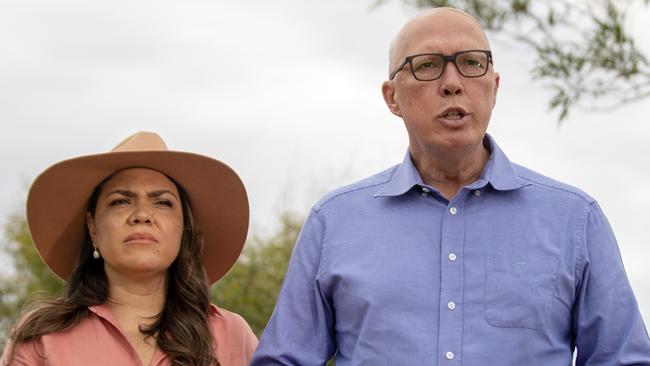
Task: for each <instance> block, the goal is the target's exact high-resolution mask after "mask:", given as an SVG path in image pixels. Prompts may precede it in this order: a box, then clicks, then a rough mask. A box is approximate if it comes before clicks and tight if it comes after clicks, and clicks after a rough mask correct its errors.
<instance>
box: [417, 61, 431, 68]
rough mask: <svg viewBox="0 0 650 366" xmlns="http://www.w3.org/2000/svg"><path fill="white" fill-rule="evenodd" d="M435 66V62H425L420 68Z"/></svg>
mask: <svg viewBox="0 0 650 366" xmlns="http://www.w3.org/2000/svg"><path fill="white" fill-rule="evenodd" d="M432 67H433V62H425V63H423V64H420V66H419V67H418V69H430V68H432Z"/></svg>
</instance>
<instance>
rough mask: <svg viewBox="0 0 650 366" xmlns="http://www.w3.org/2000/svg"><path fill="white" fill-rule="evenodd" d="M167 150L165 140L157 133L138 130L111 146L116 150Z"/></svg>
mask: <svg viewBox="0 0 650 366" xmlns="http://www.w3.org/2000/svg"><path fill="white" fill-rule="evenodd" d="M147 150H168V149H167V145H166V144H165V142H164V141H163V140H162V138H160V136H158V134H157V133H154V132H148V131H140V132H136V133H135V134H133V135H131V136H129V137H127V138H126V139H124V140H123V141H122V142H120V143H119V144H117V146H115V147H114V148H113V150H111V151H114V152H117V151H147Z"/></svg>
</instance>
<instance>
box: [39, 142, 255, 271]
mask: <svg viewBox="0 0 650 366" xmlns="http://www.w3.org/2000/svg"><path fill="white" fill-rule="evenodd" d="M136 167H140V168H149V169H153V170H157V171H159V172H161V173H163V174H165V175H167V176H168V177H170V178H171V179H173V180H174V181H176V182H177V183H178V184H180V186H181V187H182V188H183V189H184V190H185V191H186V193H187V195H188V197H189V201H190V206H191V208H192V213H193V216H194V220H195V223H196V225H197V226H198V229H199V231H200V233H201V236H202V238H203V253H202V260H203V265H204V266H205V270H206V272H207V274H208V279H209V281H210V283H214V282H216V281H217V280H218V279H219V278H221V277H222V276H223V275H224V274H225V273H226V272H228V270H229V269H230V268H231V267H232V265H233V264H234V263H235V261H237V258H238V257H239V255H240V253H241V251H242V248H243V246H244V242H245V241H246V234H247V231H248V198H247V196H246V190H245V188H244V185H243V184H242V181H241V179H239V177H238V176H237V174H236V173H235V172H234V171H233V170H232V169H231V168H230V167H229V166H228V165H226V164H224V163H222V162H221V161H219V160H216V159H213V158H210V157H208V156H204V155H199V154H194V153H189V152H183V151H173V150H169V149H167V146H166V145H165V142H164V141H163V140H162V139H161V138H160V136H158V135H157V134H155V133H153V132H138V133H136V134H134V135H132V136H130V137H128V138H127V139H125V140H124V141H122V142H121V143H119V144H118V145H117V146H116V147H115V148H113V150H111V151H110V152H107V153H101V154H94V155H86V156H81V157H77V158H73V159H68V160H64V161H61V162H59V163H56V164H54V165H52V166H50V167H49V168H47V169H46V170H45V171H44V172H43V173H41V174H40V175H39V176H38V177H37V178H36V180H35V181H34V183H33V184H32V186H31V188H30V189H29V194H28V196H27V224H28V227H29V232H30V234H31V237H32V241H33V242H34V246H35V247H36V250H37V251H38V254H39V255H40V256H41V258H42V259H43V261H44V262H45V264H47V266H48V267H49V268H50V269H51V270H52V271H53V272H54V273H56V275H58V276H59V277H61V278H62V279H64V280H67V279H68V277H69V276H70V274H71V273H72V271H73V269H74V266H75V264H76V261H77V258H78V257H79V251H80V250H81V244H82V241H83V237H84V233H85V230H86V211H87V209H88V200H89V198H90V196H91V194H92V192H93V190H94V189H95V187H96V186H97V185H98V184H99V183H101V182H102V181H103V180H104V179H106V178H107V177H109V176H110V175H112V174H113V173H115V172H117V171H119V170H121V169H126V168H136Z"/></svg>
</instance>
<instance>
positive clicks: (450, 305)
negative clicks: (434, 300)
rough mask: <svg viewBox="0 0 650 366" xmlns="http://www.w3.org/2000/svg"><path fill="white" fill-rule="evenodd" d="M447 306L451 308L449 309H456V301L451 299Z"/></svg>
mask: <svg viewBox="0 0 650 366" xmlns="http://www.w3.org/2000/svg"><path fill="white" fill-rule="evenodd" d="M447 307H448V308H449V310H454V309H456V303H455V302H453V301H450V302H449V303H447Z"/></svg>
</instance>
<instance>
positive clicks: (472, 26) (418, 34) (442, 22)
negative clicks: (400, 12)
mask: <svg viewBox="0 0 650 366" xmlns="http://www.w3.org/2000/svg"><path fill="white" fill-rule="evenodd" d="M433 33H436V34H435V36H432V34H433ZM438 36H439V37H440V38H442V39H443V40H442V42H441V43H442V44H445V43H452V42H453V41H454V40H457V39H471V40H475V41H478V42H480V44H481V46H480V48H484V49H490V42H489V41H488V38H487V35H486V34H485V32H484V31H483V28H482V27H481V25H480V24H479V23H478V21H477V20H476V19H474V18H473V17H472V16H471V15H469V14H467V13H465V12H463V11H460V10H458V9H454V8H434V9H428V10H425V11H423V12H421V13H419V14H418V15H416V16H415V17H413V18H412V19H411V20H410V21H408V22H407V23H406V24H405V25H404V26H403V27H402V29H401V30H400V31H399V32H398V33H397V35H396V36H395V38H394V39H393V41H392V42H391V44H390V47H389V50H388V58H389V60H388V61H389V65H388V68H389V73H390V72H391V71H392V70H393V69H394V68H395V67H397V65H398V64H399V63H400V62H401V61H402V60H403V59H404V57H406V56H408V55H406V52H407V51H409V50H411V49H412V48H413V47H414V46H417V45H418V44H421V43H424V42H426V41H427V40H428V39H432V38H433V37H436V38H438ZM452 38H453V40H452Z"/></svg>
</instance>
